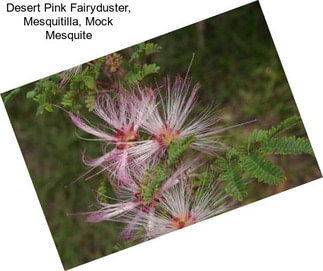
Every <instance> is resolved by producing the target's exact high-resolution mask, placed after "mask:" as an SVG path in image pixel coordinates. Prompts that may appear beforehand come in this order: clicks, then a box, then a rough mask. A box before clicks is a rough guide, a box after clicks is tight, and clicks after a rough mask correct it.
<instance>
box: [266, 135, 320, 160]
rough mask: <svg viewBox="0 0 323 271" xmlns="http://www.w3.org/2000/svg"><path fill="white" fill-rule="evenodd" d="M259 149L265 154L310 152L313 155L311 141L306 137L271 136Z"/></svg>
mask: <svg viewBox="0 0 323 271" xmlns="http://www.w3.org/2000/svg"><path fill="white" fill-rule="evenodd" d="M261 151H262V152H263V153H265V154H282V155H286V154H305V153H306V154H310V155H312V156H313V157H314V152H313V149H312V146H311V143H310V142H309V140H307V139H306V138H295V137H294V136H293V137H282V138H272V139H270V140H269V141H268V142H266V143H264V145H263V146H262V147H261Z"/></svg>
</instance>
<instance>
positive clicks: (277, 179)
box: [240, 151, 286, 184]
mask: <svg viewBox="0 0 323 271" xmlns="http://www.w3.org/2000/svg"><path fill="white" fill-rule="evenodd" d="M240 163H241V166H242V168H243V169H244V170H245V171H246V172H247V173H248V175H249V176H250V177H252V178H256V179H257V180H258V181H260V182H264V183H268V184H279V183H281V182H283V181H285V179H286V177H285V175H284V173H283V171H282V170H281V169H280V168H279V167H277V166H276V165H275V164H274V163H273V162H271V161H270V160H268V159H267V158H266V157H265V156H264V155H263V154H262V153H260V152H259V151H254V152H252V153H249V155H243V156H241V158H240Z"/></svg>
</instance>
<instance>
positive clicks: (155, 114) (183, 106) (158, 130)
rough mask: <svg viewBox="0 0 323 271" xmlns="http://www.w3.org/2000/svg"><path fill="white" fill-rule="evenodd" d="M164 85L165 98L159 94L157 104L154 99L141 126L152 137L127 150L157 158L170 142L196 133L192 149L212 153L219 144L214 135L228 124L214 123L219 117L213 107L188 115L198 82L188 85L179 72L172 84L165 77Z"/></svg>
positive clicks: (194, 98) (140, 155)
mask: <svg viewBox="0 0 323 271" xmlns="http://www.w3.org/2000/svg"><path fill="white" fill-rule="evenodd" d="M165 88H166V98H165V99H163V98H161V102H160V108H158V104H157V103H156V104H155V106H154V107H153V108H154V109H153V110H152V112H151V113H150V115H149V116H148V117H147V118H146V119H145V120H144V121H143V123H142V126H141V128H142V130H143V131H144V132H146V133H148V134H149V135H151V136H152V139H151V140H147V141H146V142H144V143H143V144H140V145H138V146H134V147H132V148H131V149H130V150H129V153H130V154H131V155H132V156H134V157H137V158H138V159H139V160H141V161H142V160H146V159H155V160H158V159H159V157H160V156H162V155H163V154H164V153H165V151H166V150H167V148H168V146H169V145H170V144H171V143H172V142H175V141H177V140H179V139H182V138H185V137H188V136H191V135H195V136H196V141H195V142H194V143H193V144H192V145H191V147H192V149H195V150H198V151H200V152H205V153H209V154H213V155H214V154H215V153H216V152H217V151H218V150H219V147H220V145H221V143H220V142H218V141H217V140H216V138H215V136H216V135H217V134H218V133H220V132H222V131H224V130H226V129H229V128H223V127H219V126H216V124H217V122H218V121H219V117H218V116H216V114H215V111H214V110H213V109H212V107H208V108H206V109H205V110H203V111H202V112H201V113H199V114H198V115H197V116H195V117H193V118H191V119H190V118H189V117H190V115H191V113H192V111H193V109H194V107H195V106H196V102H197V97H196V93H197V90H198V89H199V85H197V84H196V85H194V86H193V88H192V89H191V83H190V81H189V80H188V79H187V78H185V79H182V78H181V77H179V76H178V77H177V78H176V80H175V82H174V83H173V84H172V83H171V82H170V80H169V78H168V79H167V81H166V84H165Z"/></svg>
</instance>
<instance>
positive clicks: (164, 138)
mask: <svg viewBox="0 0 323 271" xmlns="http://www.w3.org/2000/svg"><path fill="white" fill-rule="evenodd" d="M180 135H181V131H180V130H176V129H174V128H171V127H169V125H168V124H165V125H164V126H163V127H162V129H161V130H160V133H159V134H158V135H154V136H153V139H154V140H156V141H158V143H159V144H160V145H162V146H165V147H167V146H169V145H170V143H172V142H173V141H176V140H177V139H179V138H180Z"/></svg>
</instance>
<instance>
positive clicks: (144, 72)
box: [141, 64, 160, 78]
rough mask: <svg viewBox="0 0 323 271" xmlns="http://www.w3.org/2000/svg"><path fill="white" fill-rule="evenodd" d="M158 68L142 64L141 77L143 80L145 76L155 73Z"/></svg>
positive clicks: (153, 65)
mask: <svg viewBox="0 0 323 271" xmlns="http://www.w3.org/2000/svg"><path fill="white" fill-rule="evenodd" d="M159 69H160V67H159V66H157V65H156V64H144V65H143V67H142V72H141V77H142V78H145V77H146V76H148V75H150V74H153V73H157V72H158V71H159Z"/></svg>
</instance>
